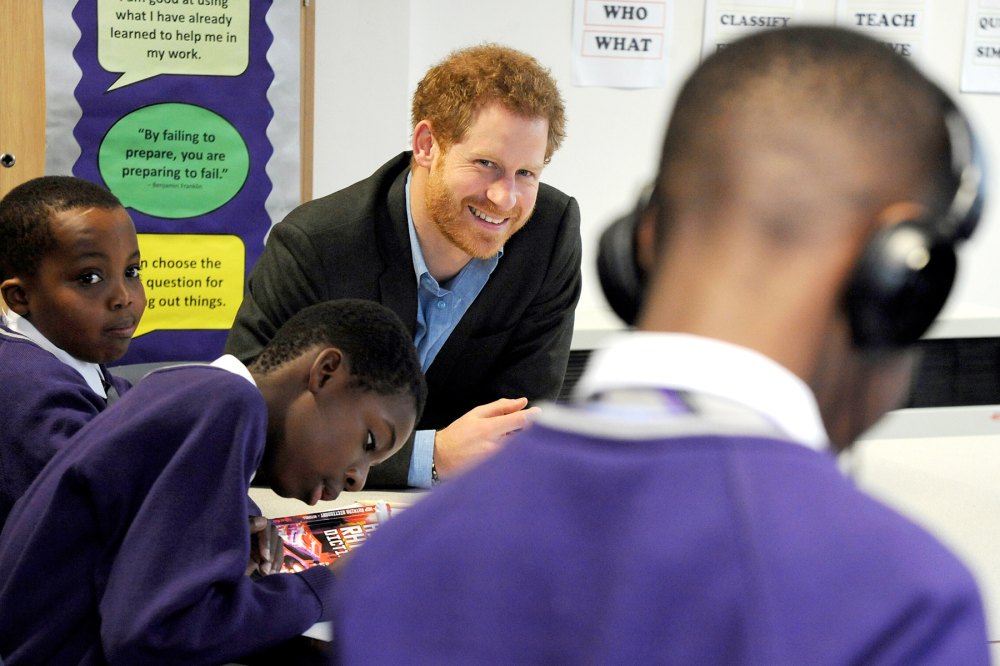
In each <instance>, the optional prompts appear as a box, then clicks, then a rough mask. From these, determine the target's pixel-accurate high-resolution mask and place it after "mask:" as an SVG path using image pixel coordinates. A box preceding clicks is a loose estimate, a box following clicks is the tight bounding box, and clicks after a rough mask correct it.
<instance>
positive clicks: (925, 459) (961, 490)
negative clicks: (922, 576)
mask: <svg viewBox="0 0 1000 666" xmlns="http://www.w3.org/2000/svg"><path fill="white" fill-rule="evenodd" d="M845 462H847V463H848V469H849V472H850V474H851V476H852V477H853V478H854V479H855V480H856V481H857V483H858V485H859V486H860V487H862V488H863V489H865V490H866V491H868V492H869V493H871V494H872V495H874V496H875V497H878V498H879V499H881V500H882V501H884V502H885V503H886V504H889V505H890V506H893V507H895V508H896V509H897V510H898V511H900V512H901V513H903V514H904V515H906V516H908V517H910V518H911V519H912V520H913V521H914V522H917V523H919V524H920V525H922V526H923V527H924V528H926V529H927V530H928V531H930V532H931V533H932V534H934V535H935V536H937V537H938V538H939V539H940V540H941V541H943V542H944V543H945V544H946V545H947V546H949V547H950V548H951V549H952V550H953V551H954V552H955V553H957V554H958V555H959V557H961V558H962V560H963V561H964V562H965V563H966V564H967V565H968V567H969V569H971V570H972V573H973V575H974V576H975V577H976V579H977V580H978V582H979V586H980V590H981V592H982V595H983V602H984V604H985V606H986V625H987V626H986V628H987V635H988V637H989V638H990V640H991V642H992V643H991V646H990V648H991V653H992V657H993V660H994V663H997V664H1000V643H998V642H995V641H1000V565H998V562H1000V520H998V519H997V517H998V516H1000V405H993V406H983V407H937V408H928V409H904V410H900V411H898V412H893V413H892V414H889V415H888V416H887V417H886V419H884V421H883V422H882V423H880V424H879V425H878V426H876V427H875V428H874V429H873V430H872V431H871V432H870V433H868V434H867V435H866V436H865V437H864V438H862V440H861V441H860V442H858V444H857V446H856V447H855V450H854V451H853V452H852V453H850V454H849V455H848V456H847V457H846V461H845Z"/></svg>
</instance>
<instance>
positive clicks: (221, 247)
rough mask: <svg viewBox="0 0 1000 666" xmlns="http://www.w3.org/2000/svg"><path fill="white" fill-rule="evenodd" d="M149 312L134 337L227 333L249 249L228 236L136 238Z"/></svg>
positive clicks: (237, 303)
mask: <svg viewBox="0 0 1000 666" xmlns="http://www.w3.org/2000/svg"><path fill="white" fill-rule="evenodd" d="M138 237H139V250H140V251H141V252H142V262H141V263H140V275H141V279H142V283H143V285H144V286H145V288H146V312H145V314H143V315H142V320H141V321H140V322H139V327H138V328H137V329H136V332H135V337H139V336H140V335H145V334H146V333H149V332H151V331H165V330H205V329H222V330H226V329H228V328H230V327H231V326H232V325H233V320H234V319H236V311H237V310H238V309H239V307H240V303H241V302H242V301H243V271H244V264H245V261H246V247H245V246H244V245H243V241H242V239H240V237H239V236H232V235H228V234H138Z"/></svg>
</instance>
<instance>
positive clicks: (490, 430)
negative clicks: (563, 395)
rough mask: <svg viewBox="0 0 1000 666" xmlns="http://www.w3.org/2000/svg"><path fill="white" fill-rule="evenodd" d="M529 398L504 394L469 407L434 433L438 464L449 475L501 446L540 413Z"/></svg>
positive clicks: (439, 470) (448, 476)
mask: <svg viewBox="0 0 1000 666" xmlns="http://www.w3.org/2000/svg"><path fill="white" fill-rule="evenodd" d="M527 406H528V399H527V398H514V399H511V398H501V399H500V400H494V401H493V402H491V403H489V404H487V405H480V406H479V407H474V408H473V409H471V410H469V411H468V412H466V413H465V414H463V415H462V416H460V417H459V418H458V419H457V420H455V421H454V422H453V423H452V424H451V425H449V426H448V427H447V428H445V429H443V430H438V431H437V434H436V435H435V436H434V465H435V466H436V467H437V472H438V476H440V477H441V478H442V479H447V478H451V477H453V476H455V475H456V474H458V473H459V472H461V471H462V470H464V469H466V468H467V467H470V466H472V465H473V464H475V463H477V462H479V461H480V460H482V459H483V458H486V457H487V456H489V455H490V454H492V453H494V452H495V451H496V450H497V449H499V448H500V446H501V444H502V443H503V440H504V439H505V438H506V437H507V436H508V435H509V434H511V433H512V432H516V431H518V430H521V429H522V428H524V427H525V426H527V425H528V423H529V422H530V420H531V416H532V415H533V414H535V413H537V412H538V411H539V410H538V407H531V408H529V409H525V407H527Z"/></svg>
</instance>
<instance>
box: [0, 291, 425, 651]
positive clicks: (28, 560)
mask: <svg viewBox="0 0 1000 666" xmlns="http://www.w3.org/2000/svg"><path fill="white" fill-rule="evenodd" d="M425 397H426V387H425V385H424V380H423V375H422V374H421V371H420V363H419V361H418V360H417V356H416V352H415V350H414V347H413V342H412V339H411V335H410V333H409V332H408V331H407V330H406V329H405V327H404V326H403V325H402V323H401V322H400V321H399V319H398V318H397V317H396V316H395V315H394V314H393V313H392V312H391V311H389V310H388V309H386V308H384V307H383V306H381V305H378V304H376V303H373V302H369V301H359V300H342V301H328V302H326V303H321V304H319V305H315V306H311V307H309V308H306V309H305V310H302V311H300V312H299V313H298V314H296V315H295V316H293V317H292V318H291V319H289V320H288V321H287V322H286V323H285V324H284V325H283V326H282V327H281V329H279V331H278V332H277V334H276V335H275V337H274V338H273V339H272V340H271V342H270V343H269V344H268V346H267V347H266V348H265V350H264V351H263V353H261V355H260V356H259V357H258V358H257V360H256V361H254V362H253V364H252V365H250V366H249V368H248V367H246V366H244V365H243V364H242V363H240V362H239V361H238V360H237V359H236V358H235V357H233V356H224V357H222V358H221V359H219V360H218V361H216V362H215V363H214V364H212V365H211V366H208V365H186V366H176V367H172V368H166V369H162V370H158V371H156V372H153V373H151V374H150V375H147V376H146V377H145V378H144V379H143V380H142V382H140V383H138V384H136V386H135V387H134V388H133V389H132V390H130V391H129V392H128V393H127V394H126V395H124V396H122V398H121V399H120V400H118V401H117V402H116V403H115V404H114V405H112V406H111V407H110V408H109V409H108V410H106V411H105V412H103V413H101V414H100V415H98V416H97V417H96V418H94V419H93V420H92V421H91V422H90V423H88V424H87V425H85V426H84V427H83V428H82V429H81V430H80V431H79V433H77V436H76V437H75V439H74V441H73V444H72V446H68V447H65V448H64V449H62V450H61V451H59V452H58V453H57V454H56V455H55V457H53V459H52V461H51V462H50V464H49V465H48V466H46V468H45V469H44V470H43V471H42V473H41V474H40V475H39V476H38V478H37V479H36V480H35V482H34V483H33V484H32V486H31V487H30V488H29V489H28V492H27V493H26V494H25V495H24V497H23V498H22V499H21V501H20V502H18V503H17V505H16V506H15V507H14V510H13V511H12V512H11V514H10V517H9V518H8V521H7V524H6V525H5V527H4V530H3V532H2V533H0V571H3V575H2V576H0V627H3V630H2V631H0V656H2V659H3V660H4V663H5V664H7V666H14V665H15V664H39V663H60V664H61V663H74V664H103V663H108V662H111V663H126V664H157V663H169V664H201V663H206V664H218V663H225V662H229V661H233V660H234V659H237V658H241V657H243V656H245V655H248V654H253V653H259V652H260V651H262V650H266V649H267V648H269V647H273V646H275V645H276V644H280V643H282V642H284V641H286V640H289V639H292V638H294V637H296V636H298V635H299V634H301V633H302V632H303V631H305V630H306V629H308V628H309V627H310V626H312V625H313V624H314V623H316V622H319V621H324V620H329V619H330V606H329V602H328V601H327V599H328V598H329V592H330V588H331V586H332V585H333V582H334V578H333V573H332V572H331V571H330V570H329V569H327V568H325V567H314V568H312V569H309V570H307V571H304V572H301V573H297V574H286V573H275V574H272V575H268V576H263V577H256V578H255V577H250V576H247V575H246V570H247V565H248V562H250V560H251V557H250V556H249V552H250V550H251V536H250V526H249V525H248V523H247V520H246V516H247V514H248V512H250V513H252V512H253V511H252V507H250V505H249V499H248V496H247V489H248V487H249V484H250V481H251V478H253V479H254V482H255V483H265V484H267V485H269V486H270V487H271V488H272V489H273V490H274V491H275V492H277V493H278V494H279V495H282V496H284V497H296V498H299V499H301V500H302V501H303V502H305V503H307V504H315V503H316V502H317V501H319V500H320V499H323V500H329V499H333V498H335V497H336V496H337V495H338V494H339V493H340V491H341V490H360V489H361V488H362V487H363V486H364V484H365V480H366V478H367V474H368V468H369V466H370V465H373V464H375V463H378V462H381V461H383V460H385V459H386V458H388V457H389V456H390V455H392V454H393V453H395V452H396V451H398V450H399V448H400V447H402V445H403V443H404V442H405V441H406V440H407V438H408V437H409V436H410V433H411V431H412V430H413V426H414V423H415V422H416V419H417V416H418V415H419V413H420V411H421V410H422V409H423V403H424V400H425Z"/></svg>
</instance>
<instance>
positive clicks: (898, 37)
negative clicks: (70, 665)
mask: <svg viewBox="0 0 1000 666" xmlns="http://www.w3.org/2000/svg"><path fill="white" fill-rule="evenodd" d="M929 5H930V0H878V1H877V2H872V0H838V1H837V25H839V26H842V27H845V28H854V29H855V30H860V31H862V32H864V33H866V34H867V35H868V36H869V37H871V38H873V39H877V40H879V41H880V42H884V43H885V44H886V45H887V46H889V47H890V48H891V49H892V50H893V51H895V52H896V53H898V54H899V55H901V56H905V57H907V58H917V59H920V58H922V57H923V54H924V50H925V45H926V43H927V29H928V25H929V23H930V21H929V20H928V12H929V11H930V8H929Z"/></svg>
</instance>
